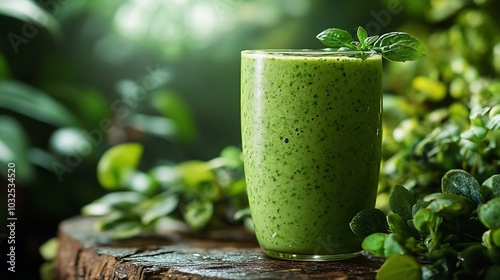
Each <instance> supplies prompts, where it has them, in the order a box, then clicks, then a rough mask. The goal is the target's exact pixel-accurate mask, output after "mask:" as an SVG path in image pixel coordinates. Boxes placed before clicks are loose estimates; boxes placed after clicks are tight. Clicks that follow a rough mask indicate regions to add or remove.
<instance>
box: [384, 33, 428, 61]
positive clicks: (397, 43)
mask: <svg viewBox="0 0 500 280" xmlns="http://www.w3.org/2000/svg"><path fill="white" fill-rule="evenodd" d="M374 46H375V49H374V50H375V51H377V52H378V53H380V54H381V55H382V56H383V57H384V58H386V59H388V60H392V61H403V62H404V61H408V60H410V61H411V60H417V59H420V58H422V57H425V55H426V53H425V48H424V46H423V45H422V43H420V41H419V40H418V39H416V38H415V37H413V36H411V35H410V34H408V33H405V32H390V33H386V34H384V35H382V36H380V37H379V38H378V39H377V41H375V43H374Z"/></svg>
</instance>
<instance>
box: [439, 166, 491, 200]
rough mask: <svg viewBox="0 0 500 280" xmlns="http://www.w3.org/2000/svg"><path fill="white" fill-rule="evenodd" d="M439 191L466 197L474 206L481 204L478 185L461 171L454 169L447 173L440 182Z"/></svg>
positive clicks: (481, 198)
mask: <svg viewBox="0 0 500 280" xmlns="http://www.w3.org/2000/svg"><path fill="white" fill-rule="evenodd" d="M441 190H442V191H443V193H450V194H456V195H463V196H465V197H468V198H470V199H472V201H474V202H475V203H476V205H478V204H481V203H482V202H483V197H482V196H481V191H480V187H479V183H478V182H477V180H476V179H475V178H474V177H473V176H472V175H471V174H469V173H468V172H466V171H463V170H458V169H455V170H450V171H448V172H447V173H446V174H445V175H444V176H443V179H442V181H441Z"/></svg>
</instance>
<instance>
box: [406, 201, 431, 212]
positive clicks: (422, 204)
mask: <svg viewBox="0 0 500 280" xmlns="http://www.w3.org/2000/svg"><path fill="white" fill-rule="evenodd" d="M429 204H431V201H427V200H419V201H417V202H416V203H415V204H414V205H413V207H412V208H411V215H412V216H415V214H417V212H418V210H420V209H422V208H426V207H427V206H429Z"/></svg>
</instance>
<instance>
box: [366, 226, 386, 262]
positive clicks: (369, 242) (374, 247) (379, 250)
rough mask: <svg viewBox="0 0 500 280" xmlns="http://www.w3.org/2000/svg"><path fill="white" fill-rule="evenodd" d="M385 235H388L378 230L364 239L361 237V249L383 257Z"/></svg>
mask: <svg viewBox="0 0 500 280" xmlns="http://www.w3.org/2000/svg"><path fill="white" fill-rule="evenodd" d="M387 236H388V234H387V233H380V232H379V233H374V234H370V235H368V236H367V237H365V239H363V242H362V243H361V247H362V248H363V250H365V251H366V252H368V253H370V254H372V255H375V256H379V257H385V254H384V243H385V239H386V238H387Z"/></svg>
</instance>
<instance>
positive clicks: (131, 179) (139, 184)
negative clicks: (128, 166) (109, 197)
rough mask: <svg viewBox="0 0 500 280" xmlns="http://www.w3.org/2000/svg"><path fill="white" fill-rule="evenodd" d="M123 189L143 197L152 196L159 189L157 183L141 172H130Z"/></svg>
mask: <svg viewBox="0 0 500 280" xmlns="http://www.w3.org/2000/svg"><path fill="white" fill-rule="evenodd" d="M123 187H124V188H125V189H128V190H131V191H135V192H138V193H142V194H145V195H153V194H155V193H156V192H157V191H158V189H159V186H158V183H157V182H156V181H154V180H153V179H152V178H151V177H150V176H149V175H148V174H146V173H144V172H141V171H132V172H131V173H130V175H129V176H128V179H127V181H126V182H125V185H123Z"/></svg>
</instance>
